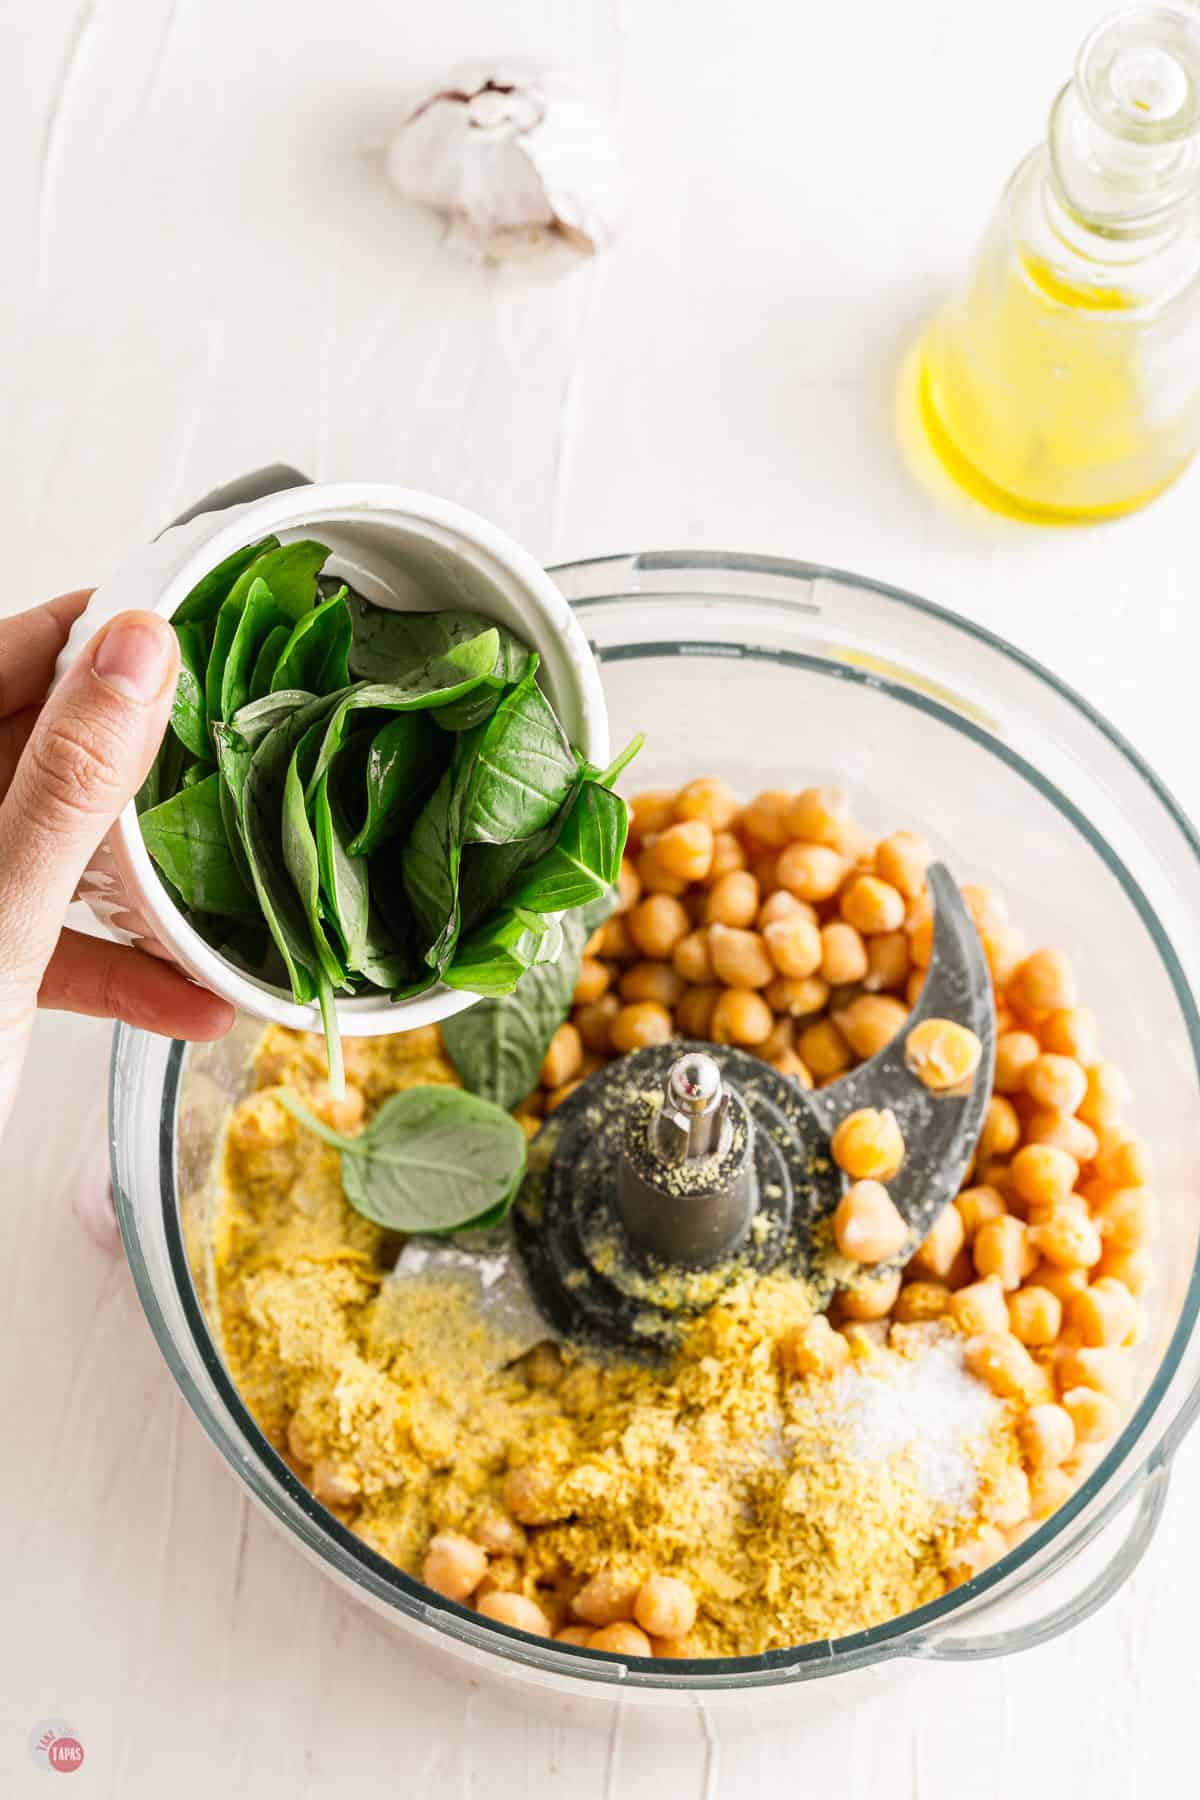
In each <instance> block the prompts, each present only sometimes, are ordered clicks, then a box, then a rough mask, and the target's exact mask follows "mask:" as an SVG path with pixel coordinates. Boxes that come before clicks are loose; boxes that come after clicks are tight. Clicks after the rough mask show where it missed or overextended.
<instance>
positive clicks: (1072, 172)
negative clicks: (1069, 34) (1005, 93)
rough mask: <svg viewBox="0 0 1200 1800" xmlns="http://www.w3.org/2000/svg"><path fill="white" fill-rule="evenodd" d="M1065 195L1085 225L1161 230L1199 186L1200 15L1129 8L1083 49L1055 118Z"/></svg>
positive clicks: (1122, 232) (1053, 143)
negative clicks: (1162, 225)
mask: <svg viewBox="0 0 1200 1800" xmlns="http://www.w3.org/2000/svg"><path fill="white" fill-rule="evenodd" d="M1050 153H1051V158H1052V161H1053V166H1054V173H1055V176H1056V180H1057V187H1058V190H1059V193H1060V197H1061V199H1062V200H1063V202H1064V203H1065V205H1066V206H1067V208H1068V210H1069V211H1070V212H1071V213H1072V214H1073V215H1074V216H1075V217H1076V218H1077V219H1079V220H1081V221H1082V222H1083V223H1084V224H1085V225H1087V226H1088V227H1090V228H1092V229H1095V230H1098V231H1100V232H1105V233H1109V234H1112V235H1116V236H1130V235H1132V236H1141V235H1144V234H1145V232H1146V231H1147V230H1154V229H1156V228H1157V227H1158V226H1159V225H1160V224H1161V223H1162V222H1163V221H1164V220H1165V218H1166V217H1167V215H1169V214H1170V213H1171V212H1173V211H1174V209H1175V208H1176V207H1178V206H1179V205H1180V204H1181V203H1182V202H1184V201H1187V200H1189V199H1191V198H1192V197H1193V196H1194V195H1195V194H1196V193H1197V191H1198V190H1200V16H1197V15H1194V14H1189V13H1184V12H1181V11H1180V10H1179V9H1178V8H1176V7H1173V6H1131V7H1129V8H1127V10H1126V11H1124V12H1120V13H1116V14H1114V15H1113V17H1112V18H1109V19H1105V20H1104V21H1103V22H1102V23H1101V24H1100V25H1098V26H1097V27H1096V29H1095V30H1094V31H1093V32H1092V34H1091V36H1090V37H1089V38H1088V39H1087V41H1086V42H1085V44H1084V46H1083V48H1082V50H1081V51H1080V53H1079V57H1078V60H1077V62H1076V65H1075V79H1074V80H1073V81H1072V82H1070V83H1069V84H1068V85H1067V86H1066V87H1065V88H1064V89H1063V91H1062V93H1061V94H1060V95H1059V96H1058V99H1057V100H1056V101H1055V103H1054V108H1053V111H1052V113H1051V116H1050Z"/></svg>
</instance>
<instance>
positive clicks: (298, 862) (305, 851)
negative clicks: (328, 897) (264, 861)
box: [280, 720, 346, 987]
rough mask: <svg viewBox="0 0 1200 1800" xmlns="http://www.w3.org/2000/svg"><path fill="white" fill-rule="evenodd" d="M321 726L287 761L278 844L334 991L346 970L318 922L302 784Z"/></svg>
mask: <svg viewBox="0 0 1200 1800" xmlns="http://www.w3.org/2000/svg"><path fill="white" fill-rule="evenodd" d="M323 730H324V726H323V724H322V722H321V721H320V720H318V722H317V723H316V724H315V725H311V726H310V727H309V729H308V730H307V731H306V732H305V733H304V736H303V737H302V738H301V739H300V741H299V742H298V743H297V744H296V746H295V748H294V750H293V751H292V754H291V757H290V758H289V760H288V765H287V773H286V775H285V776H284V782H283V809H282V813H281V815H280V842H281V846H282V849H283V860H284V863H285V864H286V866H287V872H288V874H289V875H290V876H291V878H292V886H293V887H294V888H295V890H296V893H297V894H298V896H299V898H300V904H301V906H302V907H303V908H304V917H305V919H306V921H307V924H308V935H309V941H310V943H311V945H312V948H313V950H314V951H315V952H316V957H317V962H318V964H319V966H320V968H321V970H322V972H323V974H324V976H325V979H326V980H327V981H328V982H330V983H332V985H333V986H334V987H339V986H344V985H345V981H346V970H345V968H344V966H343V964H342V961H341V958H340V957H339V956H338V954H337V952H336V951H335V950H334V947H333V945H332V944H331V943H330V942H329V939H328V937H327V936H326V933H325V927H324V923H323V921H322V918H321V865H320V858H319V857H318V855H317V840H316V837H315V835H314V832H313V828H312V825H311V823H310V821H309V817H308V813H307V811H306V809H305V805H304V784H305V779H306V777H307V774H308V771H309V769H311V767H312V765H313V763H314V762H315V761H316V756H317V751H318V749H319V748H320V743H321V733H322V731H323Z"/></svg>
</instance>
